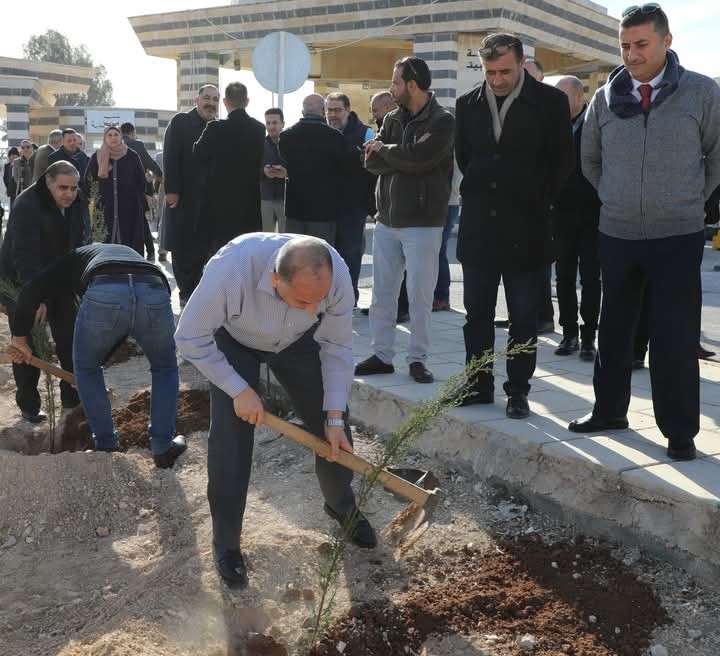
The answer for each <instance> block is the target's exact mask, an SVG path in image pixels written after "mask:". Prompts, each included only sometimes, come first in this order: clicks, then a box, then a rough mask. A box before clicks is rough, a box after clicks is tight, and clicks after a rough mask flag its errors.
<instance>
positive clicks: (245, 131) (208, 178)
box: [193, 82, 265, 256]
mask: <svg viewBox="0 0 720 656" xmlns="http://www.w3.org/2000/svg"><path fill="white" fill-rule="evenodd" d="M223 103H224V104H225V108H226V109H227V111H228V117H227V119H225V120H224V121H210V122H209V123H208V124H207V125H206V126H205V131H204V132H203V133H202V136H201V137H200V139H198V141H197V143H196V144H195V149H194V150H193V158H194V159H195V161H196V162H197V164H198V166H199V167H201V168H203V169H205V170H206V174H205V177H204V178H203V182H204V186H203V189H202V191H201V198H200V202H201V203H202V206H203V208H205V213H206V214H205V217H204V221H206V222H207V229H208V231H209V238H210V255H211V256H212V255H214V254H215V252H216V251H217V250H219V249H220V248H221V247H222V246H224V245H225V244H227V242H229V241H230V240H231V239H234V238H235V237H237V236H238V235H242V234H245V233H246V232H259V231H260V230H262V215H261V212H260V167H261V166H262V160H263V152H264V147H265V126H264V125H263V124H262V123H260V121H256V120H255V119H254V118H252V117H251V116H248V113H247V112H246V111H245V108H246V107H247V104H248V93H247V87H246V86H245V85H244V84H241V83H240V82H231V83H230V84H228V85H227V86H226V87H225V97H224V98H223Z"/></svg>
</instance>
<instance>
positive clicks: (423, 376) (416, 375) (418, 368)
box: [410, 362, 435, 383]
mask: <svg viewBox="0 0 720 656" xmlns="http://www.w3.org/2000/svg"><path fill="white" fill-rule="evenodd" d="M410 377H411V378H412V379H413V380H414V381H415V382H416V383H432V382H433V381H434V380H435V377H434V376H433V375H432V372H431V371H430V370H429V369H428V368H427V367H426V366H425V365H424V364H423V363H422V362H411V363H410Z"/></svg>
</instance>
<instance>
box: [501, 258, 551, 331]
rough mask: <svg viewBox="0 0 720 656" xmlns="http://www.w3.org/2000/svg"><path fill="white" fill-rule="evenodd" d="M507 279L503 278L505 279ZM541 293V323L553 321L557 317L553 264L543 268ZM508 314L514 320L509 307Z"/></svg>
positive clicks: (539, 314)
mask: <svg viewBox="0 0 720 656" xmlns="http://www.w3.org/2000/svg"><path fill="white" fill-rule="evenodd" d="M504 280H505V279H504V278H503V281H504ZM538 284H539V294H540V297H539V298H538V317H537V320H538V322H539V323H547V322H550V321H553V319H554V317H555V310H554V309H553V304H552V264H548V265H547V267H545V268H544V269H543V270H542V276H541V277H540V279H539V281H538ZM508 314H509V315H510V317H511V320H512V311H511V310H510V308H509V307H508Z"/></svg>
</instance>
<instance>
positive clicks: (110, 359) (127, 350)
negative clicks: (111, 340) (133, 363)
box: [104, 339, 143, 367]
mask: <svg viewBox="0 0 720 656" xmlns="http://www.w3.org/2000/svg"><path fill="white" fill-rule="evenodd" d="M142 354H143V351H142V349H141V348H140V347H139V346H138V345H137V344H136V343H135V342H130V341H128V340H127V339H125V340H123V341H122V342H120V343H119V344H118V345H117V346H116V347H115V348H113V350H112V351H110V353H109V354H108V356H107V359H106V360H105V364H104V366H105V367H111V366H112V365H114V364H120V363H122V362H127V361H128V360H129V359H130V358H134V357H135V356H136V355H142Z"/></svg>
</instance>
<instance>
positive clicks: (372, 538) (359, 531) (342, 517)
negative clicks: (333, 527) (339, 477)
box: [323, 504, 377, 549]
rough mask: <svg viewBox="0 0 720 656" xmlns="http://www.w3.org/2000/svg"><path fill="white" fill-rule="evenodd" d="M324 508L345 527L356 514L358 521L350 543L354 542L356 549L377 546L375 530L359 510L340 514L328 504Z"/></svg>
mask: <svg viewBox="0 0 720 656" xmlns="http://www.w3.org/2000/svg"><path fill="white" fill-rule="evenodd" d="M323 508H324V510H325V512H326V513H327V514H328V515H329V516H330V517H332V518H333V519H334V520H335V521H336V522H337V523H338V524H340V526H343V527H345V526H347V523H348V521H349V520H350V518H351V515H352V514H353V512H356V517H357V521H356V522H355V526H354V527H353V528H352V532H351V534H350V536H349V537H350V542H352V543H353V544H354V545H355V546H356V547H361V548H363V549H372V548H374V547H376V546H377V537H376V535H375V531H374V530H373V527H372V526H370V522H369V521H368V520H367V519H366V518H365V516H364V515H363V514H362V513H361V512H360V511H359V510H357V509H354V510H350V511H348V512H346V513H338V512H335V511H334V510H333V509H332V508H331V507H330V506H328V505H327V504H325V505H324V506H323Z"/></svg>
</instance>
